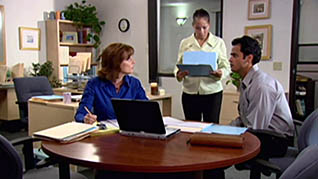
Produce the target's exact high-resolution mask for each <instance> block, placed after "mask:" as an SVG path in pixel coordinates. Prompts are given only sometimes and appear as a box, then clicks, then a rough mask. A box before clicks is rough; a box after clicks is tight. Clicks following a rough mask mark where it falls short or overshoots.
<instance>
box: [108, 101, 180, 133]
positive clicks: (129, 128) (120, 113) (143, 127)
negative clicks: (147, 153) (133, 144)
mask: <svg viewBox="0 0 318 179" xmlns="http://www.w3.org/2000/svg"><path fill="white" fill-rule="evenodd" d="M112 104H113V108H114V111H115V114H116V116H117V122H118V125H119V129H120V131H119V132H120V134H122V135H127V136H136V137H147V138H154V139H167V138H169V137H171V136H173V135H174V134H177V133H179V132H180V129H176V128H169V127H165V125H164V123H163V119H162V115H161V111H160V107H159V103H158V102H155V101H147V100H130V99H117V98H113V99H112Z"/></svg>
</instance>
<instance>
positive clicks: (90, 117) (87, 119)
mask: <svg viewBox="0 0 318 179" xmlns="http://www.w3.org/2000/svg"><path fill="white" fill-rule="evenodd" d="M96 121H97V116H96V115H94V114H89V113H87V114H86V116H85V117H84V123H86V124H93V123H94V122H96Z"/></svg>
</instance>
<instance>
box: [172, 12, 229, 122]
mask: <svg viewBox="0 0 318 179" xmlns="http://www.w3.org/2000/svg"><path fill="white" fill-rule="evenodd" d="M192 27H193V29H194V33H193V34H192V35H191V36H190V37H187V38H185V39H183V40H182V41H181V43H180V47H179V53H178V61H177V64H182V63H183V54H184V52H187V51H205V52H216V53H217V54H218V59H217V64H218V69H217V70H215V71H213V72H211V73H210V74H211V75H210V76H209V77H190V76H188V75H189V72H188V71H180V70H179V69H178V68H177V67H175V76H176V78H177V80H178V81H179V82H183V93H182V106H183V111H184V115H185V119H186V120H195V121H201V117H202V114H203V121H204V122H213V123H219V117H220V110H221V104H222V97H223V87H222V83H221V79H224V78H225V77H226V76H227V75H228V74H229V73H230V65H229V62H228V59H227V56H226V47H225V43H224V41H223V40H222V39H221V38H219V37H216V36H215V35H213V34H212V33H211V32H210V31H209V30H210V16H209V13H208V12H207V11H206V10H204V9H198V10H196V11H195V12H194V14H193V22H192Z"/></svg>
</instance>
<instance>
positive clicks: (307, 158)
mask: <svg viewBox="0 0 318 179" xmlns="http://www.w3.org/2000/svg"><path fill="white" fill-rule="evenodd" d="M317 153H318V145H310V146H308V147H307V148H305V149H304V150H303V151H302V152H301V153H300V154H299V155H298V156H297V158H296V160H295V161H294V162H293V163H292V164H291V165H290V166H289V167H288V168H287V169H286V170H285V171H284V173H283V174H282V175H281V176H280V179H285V178H293V179H303V178H306V179H310V178H312V179H317V178H318V176H317V171H318V155H317Z"/></svg>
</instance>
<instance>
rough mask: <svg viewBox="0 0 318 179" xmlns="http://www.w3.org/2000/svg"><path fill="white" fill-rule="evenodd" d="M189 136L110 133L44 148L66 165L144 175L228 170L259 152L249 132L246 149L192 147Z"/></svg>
mask: <svg viewBox="0 0 318 179" xmlns="http://www.w3.org/2000/svg"><path fill="white" fill-rule="evenodd" d="M190 135H191V134H189V133H183V132H182V133H180V134H177V135H176V136H173V137H172V138H170V139H168V140H154V139H147V138H137V137H127V136H122V135H120V134H109V135H104V136H95V137H89V138H86V139H84V140H81V141H78V142H74V143H70V144H61V143H58V142H53V141H43V143H42V148H43V150H44V152H45V153H47V154H48V155H50V156H51V157H53V158H56V159H58V161H62V162H65V163H67V164H76V165H81V166H86V167H91V168H96V169H103V170H111V171H122V172H145V173H170V172H193V171H202V170H208V169H215V168H222V167H228V166H231V165H234V164H238V163H241V162H244V161H247V160H249V159H251V158H253V157H255V156H256V155H257V154H258V153H259V151H260V141H259V140H258V138H257V137H256V136H254V135H252V134H251V133H248V132H246V133H245V134H244V144H243V148H225V147H211V146H198V145H191V144H188V143H187V141H188V139H189V137H190Z"/></svg>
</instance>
